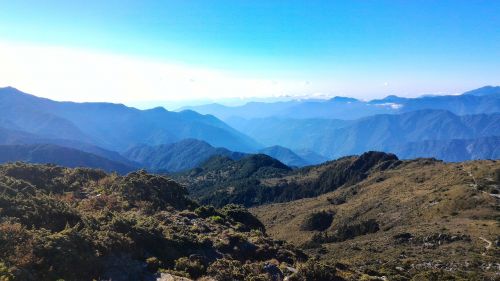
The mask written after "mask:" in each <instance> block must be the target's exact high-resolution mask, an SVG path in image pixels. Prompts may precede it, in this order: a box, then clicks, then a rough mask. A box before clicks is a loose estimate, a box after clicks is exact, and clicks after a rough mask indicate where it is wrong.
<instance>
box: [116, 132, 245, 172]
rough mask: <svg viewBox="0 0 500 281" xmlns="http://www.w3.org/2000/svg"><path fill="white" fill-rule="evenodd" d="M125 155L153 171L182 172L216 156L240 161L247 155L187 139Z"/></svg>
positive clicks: (135, 150) (136, 149) (134, 149)
mask: <svg viewBox="0 0 500 281" xmlns="http://www.w3.org/2000/svg"><path fill="white" fill-rule="evenodd" d="M123 155H124V156H125V157H127V158H128V159H130V160H133V161H135V162H138V163H140V164H141V165H142V166H143V167H147V168H148V169H149V170H151V171H157V172H180V171H184V170H187V169H192V168H194V167H196V166H198V165H200V164H201V163H203V162H205V161H206V160H208V159H209V158H210V157H212V156H214V155H219V156H227V157H229V158H231V159H240V158H242V157H243V156H244V155H245V154H244V153H240V152H232V151H229V150H227V149H225V148H216V147H213V146H211V145H210V144H208V143H206V142H204V141H199V140H195V139H185V140H182V141H179V142H175V143H171V144H163V145H157V146H148V145H139V146H135V147H132V148H130V149H128V150H127V151H125V152H124V153H123Z"/></svg>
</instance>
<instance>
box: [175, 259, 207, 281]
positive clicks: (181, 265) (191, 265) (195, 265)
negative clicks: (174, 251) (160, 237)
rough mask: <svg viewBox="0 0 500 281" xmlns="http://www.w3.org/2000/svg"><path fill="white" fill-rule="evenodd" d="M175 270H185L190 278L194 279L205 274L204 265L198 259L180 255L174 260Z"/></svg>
mask: <svg viewBox="0 0 500 281" xmlns="http://www.w3.org/2000/svg"><path fill="white" fill-rule="evenodd" d="M175 270H177V271H184V272H187V273H188V274H189V276H190V277H191V278H195V279H196V278H199V277H201V276H203V275H204V274H205V272H206V267H205V265H204V264H203V263H202V262H201V261H199V260H196V259H189V258H187V257H182V258H180V259H178V260H176V261H175Z"/></svg>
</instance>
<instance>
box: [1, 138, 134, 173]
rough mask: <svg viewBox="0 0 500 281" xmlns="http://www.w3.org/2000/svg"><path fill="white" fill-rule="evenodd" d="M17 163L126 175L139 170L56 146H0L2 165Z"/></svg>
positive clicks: (79, 151)
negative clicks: (84, 168) (85, 168)
mask: <svg viewBox="0 0 500 281" xmlns="http://www.w3.org/2000/svg"><path fill="white" fill-rule="evenodd" d="M16 161H23V162H29V163H40V164H45V163H50V164H56V165H62V166H66V167H72V168H74V167H88V168H98V169H102V170H105V171H108V172H117V173H119V174H125V173H128V172H131V171H133V170H136V169H137V167H134V166H129V165H127V164H125V163H121V162H116V161H113V160H109V159H107V158H104V157H101V156H98V155H95V154H92V153H88V152H84V151H81V150H77V149H73V148H68V147H62V146H58V145H54V144H25V145H22V144H18V145H0V163H7V162H16Z"/></svg>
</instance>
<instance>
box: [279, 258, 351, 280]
mask: <svg viewBox="0 0 500 281" xmlns="http://www.w3.org/2000/svg"><path fill="white" fill-rule="evenodd" d="M336 273H337V270H336V269H335V267H333V266H329V265H326V264H323V263H320V262H318V261H315V260H308V261H307V262H306V263H304V264H301V265H300V266H299V267H298V271H297V273H295V274H293V275H292V276H290V278H289V279H288V280H290V281H325V280H329V281H342V280H344V279H343V278H341V277H339V276H337V275H336Z"/></svg>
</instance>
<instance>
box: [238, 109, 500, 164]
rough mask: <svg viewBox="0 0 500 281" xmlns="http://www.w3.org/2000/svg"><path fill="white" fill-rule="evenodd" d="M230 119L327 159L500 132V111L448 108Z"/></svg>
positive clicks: (262, 137)
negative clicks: (347, 116) (349, 116)
mask: <svg viewBox="0 0 500 281" xmlns="http://www.w3.org/2000/svg"><path fill="white" fill-rule="evenodd" d="M230 124H231V125H232V126H234V127H235V128H237V129H239V130H242V131H245V132H246V133H247V134H248V135H249V136H251V137H253V138H255V139H256V140H257V141H259V142H261V143H263V144H265V145H268V144H270V143H274V144H276V145H282V146H285V147H288V148H290V149H292V150H294V151H300V150H311V151H314V152H316V153H318V154H320V155H323V156H325V157H327V158H329V159H333V158H337V157H341V156H345V155H353V154H361V153H363V152H365V151H369V150H380V151H392V150H394V149H395V148H396V146H401V145H404V144H406V143H409V142H420V141H425V140H451V139H475V138H482V137H489V136H500V113H493V114H475V115H464V116H459V115H456V114H453V113H451V112H450V111H446V110H418V111H412V112H407V113H402V114H381V115H374V116H370V117H365V118H361V119H358V120H354V121H343V120H328V119H302V120H301V119H280V118H263V119H252V120H243V119H231V121H230ZM407 153H409V154H411V152H407ZM415 156H420V155H418V154H415ZM422 156H423V155H422Z"/></svg>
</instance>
